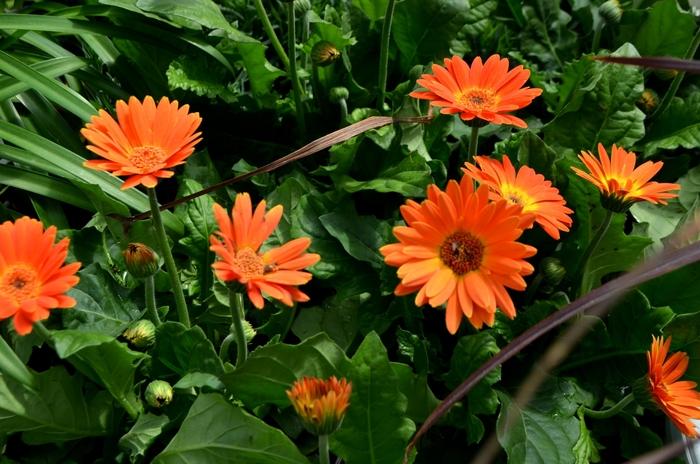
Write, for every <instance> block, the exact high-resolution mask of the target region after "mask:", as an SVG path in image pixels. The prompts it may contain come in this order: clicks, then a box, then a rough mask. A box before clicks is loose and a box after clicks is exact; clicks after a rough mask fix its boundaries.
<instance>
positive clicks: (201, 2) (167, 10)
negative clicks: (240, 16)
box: [136, 0, 231, 30]
mask: <svg viewBox="0 0 700 464" xmlns="http://www.w3.org/2000/svg"><path fill="white" fill-rule="evenodd" d="M136 6H137V7H138V8H140V9H142V10H144V11H148V12H151V13H157V14H159V15H165V16H170V17H172V18H174V19H175V20H176V22H181V23H182V21H183V20H184V21H185V23H186V24H187V25H192V24H198V25H200V26H204V27H208V28H210V29H224V30H226V29H229V28H230V27H231V24H229V22H228V21H227V20H226V18H224V15H223V14H221V10H220V9H219V6H218V5H217V4H216V3H214V2H213V1H212V0H188V1H187V2H182V1H179V0H138V1H137V2H136ZM177 20H179V21H177Z"/></svg>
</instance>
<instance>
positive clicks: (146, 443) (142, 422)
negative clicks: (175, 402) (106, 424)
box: [119, 413, 170, 462]
mask: <svg viewBox="0 0 700 464" xmlns="http://www.w3.org/2000/svg"><path fill="white" fill-rule="evenodd" d="M169 422H170V419H169V418H168V416H166V415H161V416H157V415H155V414H151V413H146V414H141V415H140V416H139V418H138V419H136V423H135V424H134V425H133V426H132V427H131V429H130V430H129V431H128V432H126V433H125V434H124V435H122V437H121V438H120V439H119V447H120V448H121V449H123V450H126V451H127V452H128V453H129V457H130V458H131V462H136V460H137V459H138V458H139V457H142V456H143V455H144V454H145V453H146V451H147V450H148V448H149V447H150V446H151V445H152V444H153V442H154V441H156V439H157V438H158V436H160V434H161V433H163V429H164V428H165V426H166V425H168V423H169Z"/></svg>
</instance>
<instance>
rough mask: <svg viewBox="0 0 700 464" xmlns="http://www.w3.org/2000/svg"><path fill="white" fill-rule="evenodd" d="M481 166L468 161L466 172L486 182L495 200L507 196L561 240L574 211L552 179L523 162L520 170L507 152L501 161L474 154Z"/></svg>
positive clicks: (545, 229) (475, 178)
mask: <svg viewBox="0 0 700 464" xmlns="http://www.w3.org/2000/svg"><path fill="white" fill-rule="evenodd" d="M474 159H475V160H476V163H477V164H478V165H479V166H478V167H477V166H475V165H473V164H471V163H465V166H466V169H463V170H464V173H465V174H466V175H468V176H470V177H471V178H473V179H474V180H476V181H478V182H479V183H480V184H483V185H486V186H487V187H488V188H489V190H490V193H489V197H490V198H491V199H493V200H498V199H504V200H508V201H509V202H510V203H512V204H516V205H519V206H520V207H521V208H522V213H523V214H524V215H528V216H529V217H530V218H532V221H531V222H530V227H532V222H537V223H538V224H539V225H540V226H542V229H544V231H545V232H547V233H548V234H549V235H550V236H551V237H552V238H553V239H555V240H559V231H560V230H561V231H564V232H568V231H569V227H571V224H572V221H571V218H570V217H569V214H571V213H573V211H571V210H570V209H569V208H567V207H566V201H564V198H562V196H561V195H560V194H559V190H557V188H556V187H552V183H551V182H550V181H548V180H545V178H544V176H543V175H542V174H538V173H537V172H535V170H534V169H532V168H531V167H529V166H522V167H520V169H518V171H517V172H516V171H515V167H513V164H512V163H511V162H510V159H509V158H508V157H507V156H503V160H502V161H501V162H498V161H496V160H494V159H491V158H489V157H487V156H477V157H475V158H474Z"/></svg>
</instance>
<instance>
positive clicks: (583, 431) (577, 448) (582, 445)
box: [572, 408, 600, 464]
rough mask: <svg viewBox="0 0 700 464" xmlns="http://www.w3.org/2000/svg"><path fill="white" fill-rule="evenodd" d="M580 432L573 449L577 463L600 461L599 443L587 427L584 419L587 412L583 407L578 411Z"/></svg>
mask: <svg viewBox="0 0 700 464" xmlns="http://www.w3.org/2000/svg"><path fill="white" fill-rule="evenodd" d="M577 416H578V420H579V422H578V425H579V434H578V440H576V444H575V445H574V447H573V449H572V451H573V452H574V458H575V459H576V460H575V461H574V463H575V464H588V463H590V462H600V454H599V453H598V444H597V443H596V441H595V440H594V439H593V436H592V435H591V432H590V431H589V430H588V427H586V421H585V419H584V417H585V414H584V413H583V408H579V411H578V413H577Z"/></svg>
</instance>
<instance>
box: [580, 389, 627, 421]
mask: <svg viewBox="0 0 700 464" xmlns="http://www.w3.org/2000/svg"><path fill="white" fill-rule="evenodd" d="M633 400H634V394H632V393H630V394H629V395H627V396H625V397H624V398H622V399H621V400H620V401H618V402H617V404H615V405H614V406H611V407H609V408H608V409H603V410H600V411H596V410H594V409H588V408H583V412H584V413H585V414H586V416H588V417H590V418H591V419H607V418H609V417H613V416H615V415H617V414H618V413H619V412H620V411H622V410H623V409H625V407H626V406H627V405H628V404H630V403H631V402H632V401H633Z"/></svg>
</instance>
